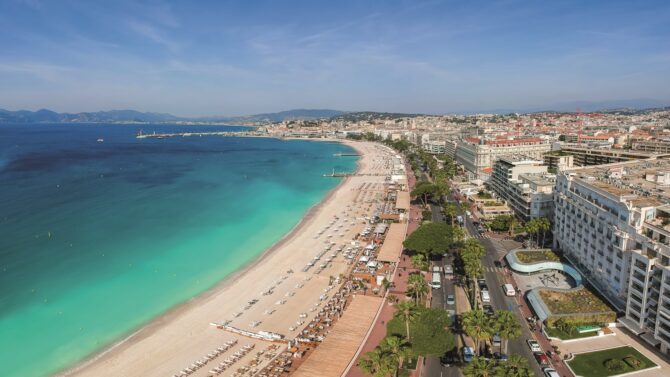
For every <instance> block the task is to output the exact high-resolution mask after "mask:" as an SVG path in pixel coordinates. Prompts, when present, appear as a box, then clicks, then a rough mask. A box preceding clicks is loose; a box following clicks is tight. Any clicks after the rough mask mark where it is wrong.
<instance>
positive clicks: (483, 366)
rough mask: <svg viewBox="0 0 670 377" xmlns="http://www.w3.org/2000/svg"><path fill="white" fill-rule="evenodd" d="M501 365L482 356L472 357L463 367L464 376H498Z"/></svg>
mask: <svg viewBox="0 0 670 377" xmlns="http://www.w3.org/2000/svg"><path fill="white" fill-rule="evenodd" d="M501 371H502V367H501V366H499V365H498V363H497V362H496V361H495V360H492V359H486V358H483V357H474V358H473V359H472V361H471V362H469V363H468V364H466V365H465V367H463V375H464V376H465V377H494V376H496V377H497V376H500V374H501V373H500V372H501Z"/></svg>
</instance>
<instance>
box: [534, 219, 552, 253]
mask: <svg viewBox="0 0 670 377" xmlns="http://www.w3.org/2000/svg"><path fill="white" fill-rule="evenodd" d="M537 225H538V230H539V231H542V243H541V247H544V241H545V237H546V235H547V231H548V230H551V221H549V219H548V218H546V217H539V218H538V219H537Z"/></svg>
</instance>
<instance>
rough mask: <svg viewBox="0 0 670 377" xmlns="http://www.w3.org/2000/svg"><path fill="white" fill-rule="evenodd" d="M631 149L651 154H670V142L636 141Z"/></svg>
mask: <svg viewBox="0 0 670 377" xmlns="http://www.w3.org/2000/svg"><path fill="white" fill-rule="evenodd" d="M631 148H632V149H633V150H636V151H642V152H651V153H670V141H664V140H636V141H633V143H632V145H631Z"/></svg>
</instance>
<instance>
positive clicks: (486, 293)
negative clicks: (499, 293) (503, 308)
mask: <svg viewBox="0 0 670 377" xmlns="http://www.w3.org/2000/svg"><path fill="white" fill-rule="evenodd" d="M482 302H491V296H489V291H482Z"/></svg>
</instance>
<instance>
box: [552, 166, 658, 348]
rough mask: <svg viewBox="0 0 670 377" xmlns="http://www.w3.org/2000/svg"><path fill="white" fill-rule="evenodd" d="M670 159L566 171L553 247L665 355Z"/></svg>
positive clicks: (557, 199)
mask: <svg viewBox="0 0 670 377" xmlns="http://www.w3.org/2000/svg"><path fill="white" fill-rule="evenodd" d="M669 203H670V160H664V159H648V160H638V161H628V162H622V163H614V164H608V165H601V166H593V167H586V168H578V169H572V170H567V171H563V172H559V174H558V176H557V182H556V188H555V210H554V213H555V217H554V243H555V244H554V246H555V247H556V248H558V249H560V250H562V251H563V254H564V255H565V256H566V257H567V258H568V259H569V260H570V261H571V262H572V263H573V264H574V265H575V267H577V268H578V269H579V270H580V272H581V273H582V274H583V275H584V276H585V277H586V278H587V280H588V281H589V282H590V283H591V284H592V285H593V286H594V287H595V288H596V289H597V290H599V291H600V293H601V294H602V295H603V296H604V297H605V298H607V299H608V300H609V301H610V302H611V303H612V304H613V305H614V306H615V307H617V308H618V309H619V310H620V311H621V312H622V313H625V316H624V317H622V318H620V319H619V321H620V322H621V323H622V324H623V325H625V326H626V327H627V328H628V329H630V330H631V331H633V332H634V333H636V334H638V335H641V337H642V338H643V339H644V340H646V341H647V342H648V343H650V344H651V345H653V346H654V347H657V348H658V349H660V350H661V352H663V353H666V354H669V352H668V350H669V349H670V267H669V266H670V204H669Z"/></svg>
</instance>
